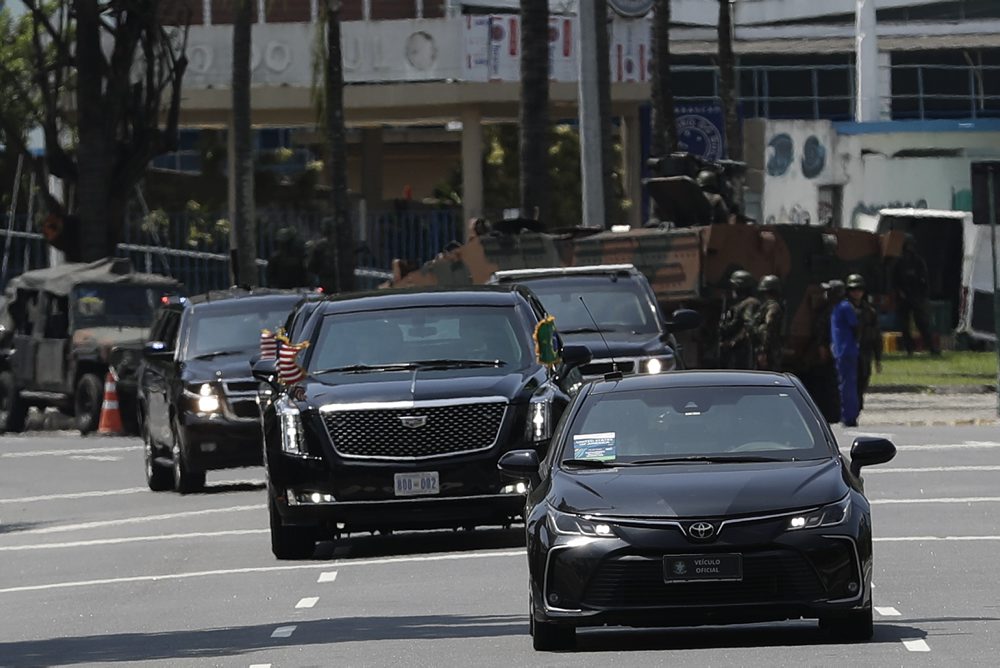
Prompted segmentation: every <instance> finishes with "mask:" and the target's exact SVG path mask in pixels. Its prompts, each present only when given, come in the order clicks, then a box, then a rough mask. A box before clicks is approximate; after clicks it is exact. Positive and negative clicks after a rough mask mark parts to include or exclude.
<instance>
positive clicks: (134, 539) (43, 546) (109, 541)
mask: <svg viewBox="0 0 1000 668" xmlns="http://www.w3.org/2000/svg"><path fill="white" fill-rule="evenodd" d="M262 533H270V530H269V529H229V530H226V531H211V532H207V531H204V532H203V531H199V532H195V533H170V534H161V535H158V536H130V537H128V538H101V539H96V540H74V541H68V542H65V543H34V544H32V545H4V546H3V547H0V552H26V551H30V550H59V549H67V548H74V549H75V548H78V547H94V546H99V545H122V544H125V543H151V542H155V541H161V540H190V539H193V538H197V539H199V540H201V539H204V538H224V537H226V536H252V535H255V534H262Z"/></svg>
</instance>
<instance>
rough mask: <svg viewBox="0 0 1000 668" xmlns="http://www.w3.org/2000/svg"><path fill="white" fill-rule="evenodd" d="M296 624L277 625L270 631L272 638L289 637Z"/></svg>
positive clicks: (293, 631)
mask: <svg viewBox="0 0 1000 668" xmlns="http://www.w3.org/2000/svg"><path fill="white" fill-rule="evenodd" d="M297 628H298V627H297V626H279V627H278V628H276V629H274V632H273V633H271V637H272V638H291V637H292V634H293V633H295V629H297Z"/></svg>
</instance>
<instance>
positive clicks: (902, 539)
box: [872, 536, 1000, 543]
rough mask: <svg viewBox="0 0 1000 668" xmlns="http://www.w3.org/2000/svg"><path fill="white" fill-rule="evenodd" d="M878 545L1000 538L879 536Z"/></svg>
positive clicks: (875, 539) (995, 538)
mask: <svg viewBox="0 0 1000 668" xmlns="http://www.w3.org/2000/svg"><path fill="white" fill-rule="evenodd" d="M872 540H873V541H875V542H876V543H923V542H926V541H938V542H941V541H956V542H962V541H972V542H975V541H989V540H1000V536H879V537H876V538H872Z"/></svg>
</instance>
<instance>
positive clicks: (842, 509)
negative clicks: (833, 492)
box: [786, 494, 851, 531]
mask: <svg viewBox="0 0 1000 668" xmlns="http://www.w3.org/2000/svg"><path fill="white" fill-rule="evenodd" d="M850 515H851V495H850V494H848V495H847V496H845V497H844V498H843V499H841V500H840V501H837V502H836V503H831V504H829V505H827V506H823V507H822V508H818V509H816V510H813V511H811V512H808V513H802V514H801V515H793V516H792V517H791V518H789V520H788V526H787V527H786V528H787V529H788V530H789V531H796V530H798V529H816V528H818V527H832V526H836V525H838V524H843V523H844V522H846V521H847V518H848V517H850Z"/></svg>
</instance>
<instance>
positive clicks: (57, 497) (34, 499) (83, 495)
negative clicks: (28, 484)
mask: <svg viewBox="0 0 1000 668" xmlns="http://www.w3.org/2000/svg"><path fill="white" fill-rule="evenodd" d="M148 489H149V488H148V487H126V488H125V489H105V490H99V491H95V492H71V493H68V494H46V495H45V496H22V497H20V498H18V497H13V498H9V499H0V503H38V502H39V501H61V500H63V499H89V498H92V497H97V496H124V495H125V494H139V493H140V492H145V491H147V490H148Z"/></svg>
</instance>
